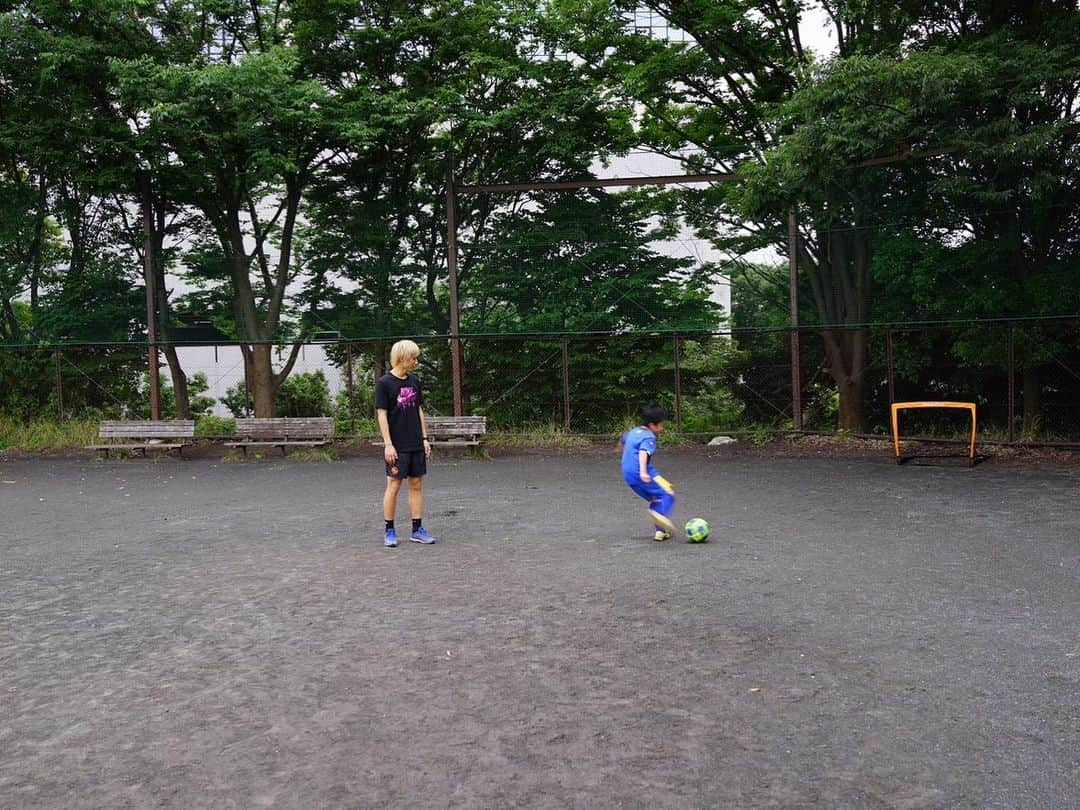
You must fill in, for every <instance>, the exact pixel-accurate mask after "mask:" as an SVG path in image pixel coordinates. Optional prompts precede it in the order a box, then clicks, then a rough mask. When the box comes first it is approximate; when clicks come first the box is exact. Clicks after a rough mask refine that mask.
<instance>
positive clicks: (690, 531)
mask: <svg viewBox="0 0 1080 810" xmlns="http://www.w3.org/2000/svg"><path fill="white" fill-rule="evenodd" d="M708 539H709V524H708V523H706V522H705V521H704V520H702V519H701V518H694V519H692V520H688V521H686V541H687V542H688V543H704V542H705V541H706V540H708Z"/></svg>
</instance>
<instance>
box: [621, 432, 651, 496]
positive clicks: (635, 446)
mask: <svg viewBox="0 0 1080 810" xmlns="http://www.w3.org/2000/svg"><path fill="white" fill-rule="evenodd" d="M622 443H623V454H622V474H623V480H625V481H626V483H628V484H633V483H636V482H640V481H641V469H640V466H639V463H638V453H639V452H640V451H642V450H644V451H645V452H646V453H648V454H649V464H648V467H647V469H648V471H649V475H653V476H655V475H656V468H655V467H653V464H652V455H653V453H655V452H656V435H655V434H654V433H653V432H652V431H651V430H649V429H648V428H647V427H636V428H634V429H633V430H631V431H629V432H628V433H627V434H626V435H625V436H623V437H622Z"/></svg>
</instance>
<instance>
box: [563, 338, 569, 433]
mask: <svg viewBox="0 0 1080 810" xmlns="http://www.w3.org/2000/svg"><path fill="white" fill-rule="evenodd" d="M562 401H563V424H564V425H565V426H566V429H567V430H569V429H570V339H569V338H568V337H566V335H563V339H562Z"/></svg>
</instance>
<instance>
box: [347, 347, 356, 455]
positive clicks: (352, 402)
mask: <svg viewBox="0 0 1080 810" xmlns="http://www.w3.org/2000/svg"><path fill="white" fill-rule="evenodd" d="M345 391H346V392H347V393H346V396H348V398H349V432H351V433H353V434H355V433H356V396H355V392H354V391H353V365H352V344H351V343H346V344H345Z"/></svg>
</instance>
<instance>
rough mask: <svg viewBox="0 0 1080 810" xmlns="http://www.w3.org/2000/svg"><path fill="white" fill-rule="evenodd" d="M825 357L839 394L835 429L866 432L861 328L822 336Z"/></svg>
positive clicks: (865, 336)
mask: <svg viewBox="0 0 1080 810" xmlns="http://www.w3.org/2000/svg"><path fill="white" fill-rule="evenodd" d="M822 335H823V337H824V339H825V352H826V356H827V358H828V364H829V365H828V373H829V376H830V377H832V378H833V379H834V380H836V386H837V390H838V391H839V394H840V406H839V412H838V414H837V425H836V427H837V429H838V430H850V431H852V432H853V433H865V432H866V414H865V409H864V407H863V405H864V402H865V398H866V341H867V333H866V330H865V329H839V330H829V331H826V332H824V333H822Z"/></svg>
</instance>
